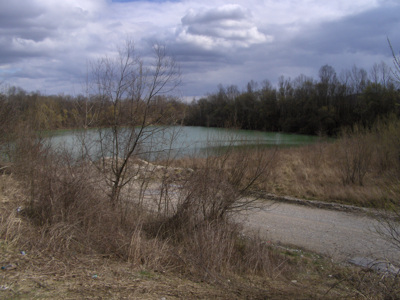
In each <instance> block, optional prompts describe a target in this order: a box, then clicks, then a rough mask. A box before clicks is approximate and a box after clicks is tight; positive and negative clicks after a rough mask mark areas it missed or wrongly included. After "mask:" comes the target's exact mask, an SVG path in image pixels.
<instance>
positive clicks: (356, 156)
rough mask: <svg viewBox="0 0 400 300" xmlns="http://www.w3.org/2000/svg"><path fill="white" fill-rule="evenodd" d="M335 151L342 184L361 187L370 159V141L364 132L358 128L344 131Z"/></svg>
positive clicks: (369, 165)
mask: <svg viewBox="0 0 400 300" xmlns="http://www.w3.org/2000/svg"><path fill="white" fill-rule="evenodd" d="M337 151H338V152H337V159H338V163H337V166H338V169H339V174H340V176H341V178H342V182H343V184H344V185H347V184H359V185H360V186H362V185H363V180H364V177H365V175H366V174H367V172H368V171H369V170H370V167H371V158H372V145H371V140H370V139H368V135H367V132H366V130H365V129H363V128H361V127H360V126H354V127H353V128H352V129H346V130H344V131H343V133H342V135H341V137H340V142H339V143H338V149H337Z"/></svg>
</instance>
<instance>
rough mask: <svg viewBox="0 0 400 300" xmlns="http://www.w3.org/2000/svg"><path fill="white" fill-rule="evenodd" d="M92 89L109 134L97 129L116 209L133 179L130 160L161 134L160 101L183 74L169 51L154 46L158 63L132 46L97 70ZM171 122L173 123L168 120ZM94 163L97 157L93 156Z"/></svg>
mask: <svg viewBox="0 0 400 300" xmlns="http://www.w3.org/2000/svg"><path fill="white" fill-rule="evenodd" d="M91 75H92V83H93V85H92V86H93V87H94V88H95V90H94V92H95V95H96V97H97V98H98V99H97V101H98V103H97V108H98V109H100V112H99V113H98V118H99V120H101V122H102V125H103V126H104V125H105V127H107V128H103V127H102V128H100V129H98V135H97V140H96V142H97V143H98V146H99V149H100V150H99V151H100V153H99V155H97V157H96V159H100V161H101V164H100V165H101V168H102V170H103V171H107V172H104V173H105V174H108V175H107V182H108V183H109V184H110V188H111V189H110V195H109V196H110V201H111V203H112V205H113V206H115V205H116V204H117V203H118V202H119V200H120V194H121V189H122V188H123V187H124V186H125V185H126V184H127V183H129V182H130V181H131V180H132V178H133V175H129V174H127V170H128V166H129V162H130V161H131V158H133V157H135V156H139V155H140V154H141V152H143V151H149V149H145V147H144V145H145V143H146V142H147V141H152V137H154V135H155V134H156V133H157V132H158V131H159V130H161V129H160V128H159V127H155V126H152V125H157V124H159V123H160V122H161V121H165V120H164V119H165V118H166V115H165V114H164V113H163V112H162V111H160V108H159V105H158V104H159V101H158V97H160V96H162V95H165V94H167V93H170V92H172V91H174V90H175V89H176V88H177V87H178V85H179V84H180V82H181V80H180V70H179V66H178V65H177V63H176V62H175V60H174V59H173V58H172V57H170V56H168V55H167V52H166V48H165V46H162V45H159V44H155V45H154V46H153V57H152V58H151V59H148V60H145V59H143V58H142V57H140V56H139V55H138V54H137V52H136V50H135V47H134V43H133V42H132V41H131V40H127V41H126V43H125V45H124V47H122V48H118V54H117V55H116V56H115V57H109V56H105V57H103V58H101V59H99V60H98V61H96V62H94V63H93V64H92V74H91ZM168 122H171V120H168ZM92 158H93V156H92Z"/></svg>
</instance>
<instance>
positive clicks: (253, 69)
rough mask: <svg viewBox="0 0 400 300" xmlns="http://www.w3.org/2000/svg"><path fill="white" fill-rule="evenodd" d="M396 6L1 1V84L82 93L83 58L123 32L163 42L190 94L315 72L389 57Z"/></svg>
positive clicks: (316, 0) (397, 42)
mask: <svg viewBox="0 0 400 300" xmlns="http://www.w3.org/2000/svg"><path fill="white" fill-rule="evenodd" d="M399 13H400V5H399V3H398V2H397V1H394V0H352V1H348V0H332V1H320V0H279V1H278V0H231V1H230V4H227V1H226V0H212V1H210V0H204V1H195V0H182V1H180V2H179V1H163V2H161V3H160V2H151V1H145V0H143V1H134V2H127V3H115V2H112V1H111V0H69V1H54V0H29V1H26V0H12V1H0V70H1V72H0V82H1V81H3V80H6V81H7V82H8V83H9V84H17V85H20V86H21V87H23V88H25V89H28V90H37V89H39V90H46V91H47V92H56V93H57V92H67V93H68V92H70V91H71V90H74V91H75V92H79V89H78V88H77V87H79V86H80V82H81V81H83V74H84V73H85V72H86V61H87V60H88V59H90V58H94V57H98V56H100V55H105V54H110V53H111V52H112V51H115V46H116V45H117V44H121V42H123V41H124V39H126V38H127V37H131V38H132V39H133V40H134V41H135V44H136V48H137V49H138V51H140V52H141V53H142V54H143V55H144V56H145V55H146V51H147V49H148V48H149V47H148V46H149V45H150V44H151V43H152V42H154V41H158V42H161V43H166V45H167V48H169V49H171V51H172V53H173V54H174V55H175V56H176V58H177V59H178V61H179V62H180V63H181V64H182V70H183V72H184V74H183V75H184V81H185V85H184V86H183V93H184V94H185V95H189V96H190V95H199V94H205V93H207V92H209V91H210V90H213V89H214V88H215V86H217V84H219V83H223V84H230V83H234V84H238V85H240V81H242V82H243V85H245V84H246V82H247V81H248V80H251V79H254V80H263V79H270V80H272V81H273V80H274V79H276V78H277V77H278V76H279V75H281V74H283V73H284V74H285V75H286V74H287V75H291V76H292V77H293V76H297V75H299V74H300V73H305V74H306V75H313V74H312V72H315V74H317V72H318V69H319V67H320V66H321V65H322V64H326V63H328V64H332V65H333V66H336V65H340V66H341V64H340V62H341V61H345V62H346V63H348V62H349V61H351V62H352V64H357V63H360V64H365V63H366V62H367V61H369V60H371V65H372V64H373V63H375V62H377V61H372V60H374V58H375V57H376V58H377V59H379V60H381V59H382V57H383V58H385V57H386V58H387V59H388V60H389V63H390V52H389V51H387V50H388V49H387V47H386V46H387V45H386V35H389V37H391V40H392V43H393V46H394V47H395V48H396V49H398V48H399V47H400V36H399V34H398V33H397V31H396V29H397V28H398V26H399V22H398V21H397V19H398V18H397V16H398V15H399ZM349 52H351V54H349ZM378 62H379V61H378ZM361 67H362V66H361ZM368 67H369V66H366V68H368ZM338 71H340V70H338ZM39 77H40V78H39ZM27 78H29V80H28V79H27ZM35 78H36V79H35ZM68 86H72V87H73V88H70V90H68ZM77 90H78V91H77ZM74 91H73V92H74Z"/></svg>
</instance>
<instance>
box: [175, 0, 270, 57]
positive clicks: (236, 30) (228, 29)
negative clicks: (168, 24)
mask: <svg viewBox="0 0 400 300" xmlns="http://www.w3.org/2000/svg"><path fill="white" fill-rule="evenodd" d="M177 36H178V37H177V40H178V41H179V42H181V43H193V44H195V45H196V46H199V47H202V48H204V49H207V50H212V49H215V48H220V47H223V48H229V47H249V46H250V45H253V44H259V43H265V42H268V41H271V40H272V37H271V36H267V35H265V34H263V33H261V32H260V31H259V30H258V28H257V25H256V24H255V23H254V22H253V20H252V15H251V12H250V10H248V9H245V8H243V7H242V6H239V5H224V6H220V7H216V8H213V9H202V10H200V11H195V10H193V9H191V10H189V12H188V13H187V14H186V15H185V16H184V17H183V18H182V26H181V28H179V30H178V35H177Z"/></svg>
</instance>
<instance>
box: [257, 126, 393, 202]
mask: <svg viewBox="0 0 400 300" xmlns="http://www.w3.org/2000/svg"><path fill="white" fill-rule="evenodd" d="M399 140H400V122H398V121H396V122H393V123H388V124H378V125H376V127H374V128H373V129H372V130H367V131H362V130H360V129H357V130H356V131H355V132H351V133H349V132H347V133H344V135H343V136H342V137H341V138H339V139H337V140H336V141H333V142H321V143H318V144H314V145H309V146H304V147H298V148H287V149H281V150H279V159H278V160H277V164H276V167H275V168H274V169H273V170H272V172H271V176H270V177H269V180H268V181H266V182H264V183H263V184H261V185H258V187H259V188H260V189H262V190H265V191H267V192H269V193H273V194H277V195H282V196H283V195H288V196H293V197H298V198H304V199H311V200H320V201H329V202H339V203H346V204H353V205H358V206H367V207H378V208H382V207H384V206H385V205H386V203H387V202H388V201H397V199H399V196H400V181H399V176H400V172H399V171H400V168H399V166H400V161H399V149H400V142H399Z"/></svg>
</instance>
